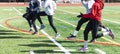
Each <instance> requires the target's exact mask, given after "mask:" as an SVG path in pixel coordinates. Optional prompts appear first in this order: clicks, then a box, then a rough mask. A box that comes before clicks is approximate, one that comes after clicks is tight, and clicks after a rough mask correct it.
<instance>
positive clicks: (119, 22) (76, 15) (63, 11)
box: [57, 9, 120, 25]
mask: <svg viewBox="0 0 120 54" xmlns="http://www.w3.org/2000/svg"><path fill="white" fill-rule="evenodd" d="M57 10H59V11H62V12H66V13H69V14H74V15H76V16H77V15H78V14H79V13H76V12H70V11H67V10H60V9H57ZM102 20H105V21H108V22H112V23H116V24H119V25H120V22H117V21H111V20H108V19H102Z"/></svg>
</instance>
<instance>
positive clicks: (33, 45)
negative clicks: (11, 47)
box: [19, 43, 57, 47]
mask: <svg viewBox="0 0 120 54" xmlns="http://www.w3.org/2000/svg"><path fill="white" fill-rule="evenodd" d="M19 46H29V47H57V46H56V45H52V44H43V43H42V44H19Z"/></svg>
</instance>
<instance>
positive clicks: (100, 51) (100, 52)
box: [95, 48, 106, 54]
mask: <svg viewBox="0 0 120 54" xmlns="http://www.w3.org/2000/svg"><path fill="white" fill-rule="evenodd" d="M95 51H97V52H99V54H106V52H104V51H102V50H100V49H98V48H96V49H95Z"/></svg>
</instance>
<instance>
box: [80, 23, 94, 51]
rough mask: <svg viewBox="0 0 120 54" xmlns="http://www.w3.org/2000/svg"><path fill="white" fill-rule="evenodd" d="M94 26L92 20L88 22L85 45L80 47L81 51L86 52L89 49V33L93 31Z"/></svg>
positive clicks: (85, 31)
mask: <svg viewBox="0 0 120 54" xmlns="http://www.w3.org/2000/svg"><path fill="white" fill-rule="evenodd" d="M92 26H93V25H92V22H91V21H90V22H88V24H87V26H86V28H85V30H84V46H83V47H81V48H80V49H79V50H80V51H81V52H85V51H87V50H88V33H89V32H90V31H91V29H92V28H91V27H92Z"/></svg>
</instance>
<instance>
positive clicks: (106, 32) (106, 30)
mask: <svg viewBox="0 0 120 54" xmlns="http://www.w3.org/2000/svg"><path fill="white" fill-rule="evenodd" d="M99 30H100V31H102V33H99V34H97V37H96V38H100V37H102V36H105V35H109V36H110V37H111V38H112V39H114V33H113V31H112V30H111V29H110V28H108V27H106V26H104V25H103V24H102V23H100V25H99Z"/></svg>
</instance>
